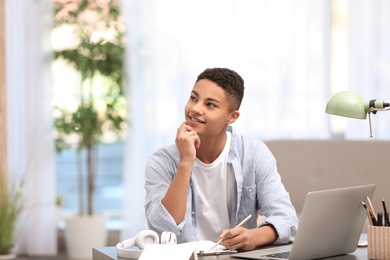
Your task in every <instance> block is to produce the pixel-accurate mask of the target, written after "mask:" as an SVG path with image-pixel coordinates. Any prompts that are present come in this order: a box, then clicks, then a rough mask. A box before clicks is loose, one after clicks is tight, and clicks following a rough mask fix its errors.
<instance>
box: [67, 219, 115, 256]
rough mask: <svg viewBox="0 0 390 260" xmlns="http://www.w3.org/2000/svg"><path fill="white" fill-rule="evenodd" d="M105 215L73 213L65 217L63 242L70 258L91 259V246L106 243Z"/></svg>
mask: <svg viewBox="0 0 390 260" xmlns="http://www.w3.org/2000/svg"><path fill="white" fill-rule="evenodd" d="M106 221H107V217H106V216H104V215H96V214H95V215H92V216H88V215H83V216H81V215H74V216H69V217H66V218H65V242H66V248H67V254H68V257H69V258H70V259H77V260H84V259H85V260H87V259H92V248H94V247H103V246H106V245H107V234H108V232H107V229H106Z"/></svg>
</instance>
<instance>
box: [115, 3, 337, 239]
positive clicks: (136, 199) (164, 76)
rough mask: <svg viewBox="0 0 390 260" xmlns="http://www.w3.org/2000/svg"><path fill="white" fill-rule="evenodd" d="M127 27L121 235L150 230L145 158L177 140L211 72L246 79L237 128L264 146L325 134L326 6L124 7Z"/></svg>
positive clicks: (221, 5) (173, 4)
mask: <svg viewBox="0 0 390 260" xmlns="http://www.w3.org/2000/svg"><path fill="white" fill-rule="evenodd" d="M123 10H124V16H125V19H126V23H127V31H128V43H129V44H128V53H127V61H128V68H127V72H128V79H129V81H128V86H129V89H128V100H129V114H130V115H131V117H130V118H129V120H130V131H129V138H128V141H127V144H126V153H125V154H126V155H125V156H126V157H125V162H126V163H125V173H124V174H125V180H124V182H125V193H126V195H125V199H124V219H125V223H127V226H126V227H125V229H124V232H123V234H122V236H123V238H127V237H130V236H135V235H136V234H137V233H138V232H139V231H140V230H142V229H144V228H146V223H145V215H144V208H143V201H144V189H143V184H144V169H145V164H146V160H147V158H148V156H149V155H150V154H151V153H152V152H153V151H155V150H156V149H157V148H159V147H161V146H163V145H168V144H171V143H173V142H174V140H175V135H176V130H177V127H178V126H179V125H180V123H181V122H182V121H183V120H184V105H185V103H186V102H187V100H188V98H189V94H190V91H191V89H192V86H193V84H194V82H195V79H196V77H197V75H198V74H199V73H200V72H201V71H203V70H204V69H205V68H209V67H228V68H231V69H234V70H236V71H237V72H238V73H239V74H241V75H242V77H243V78H244V80H245V87H246V90H245V96H244V100H243V104H242V107H241V109H240V110H241V116H240V118H239V119H238V121H237V122H235V123H234V125H235V127H236V128H237V129H238V130H239V131H241V132H243V133H244V134H247V135H250V136H253V137H256V138H259V139H262V140H265V139H276V138H302V139H308V138H327V137H329V126H328V120H327V118H328V115H326V114H325V113H324V107H325V103H326V101H327V99H328V98H329V95H330V91H329V87H328V85H329V79H328V78H329V76H328V74H329V70H328V67H329V58H328V57H329V55H328V50H329V45H328V42H329V19H330V18H329V17H330V16H329V1H325V0H323V1H310V0H299V1H275V0H261V1H253V0H213V1H210V0H203V1H199V0H197V1H181V0H166V1H158V0H145V1H136V0H129V1H123Z"/></svg>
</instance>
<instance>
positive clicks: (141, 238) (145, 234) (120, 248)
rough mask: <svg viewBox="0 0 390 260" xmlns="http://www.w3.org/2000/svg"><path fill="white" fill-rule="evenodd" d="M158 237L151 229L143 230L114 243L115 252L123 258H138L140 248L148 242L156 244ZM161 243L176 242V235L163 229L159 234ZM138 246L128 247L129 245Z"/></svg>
mask: <svg viewBox="0 0 390 260" xmlns="http://www.w3.org/2000/svg"><path fill="white" fill-rule="evenodd" d="M159 241H160V240H159V237H158V235H157V233H156V232H154V231H153V230H143V231H141V232H139V233H138V235H137V236H135V237H132V238H129V239H126V240H123V241H121V242H119V243H118V244H116V252H117V254H118V256H120V257H124V258H139V257H140V256H141V254H142V250H143V249H144V248H145V247H146V245H148V244H158V243H159ZM161 244H166V245H170V244H177V238H176V235H175V234H174V233H172V232H167V231H164V232H163V233H162V234H161ZM135 246H136V247H138V248H130V247H135Z"/></svg>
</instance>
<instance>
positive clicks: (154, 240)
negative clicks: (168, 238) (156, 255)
mask: <svg viewBox="0 0 390 260" xmlns="http://www.w3.org/2000/svg"><path fill="white" fill-rule="evenodd" d="M159 242H160V240H159V238H158V235H157V233H156V232H154V231H153V230H143V231H141V232H139V233H138V235H137V238H136V239H135V244H136V245H137V246H138V248H139V249H144V248H145V246H146V245H147V244H158V243H159Z"/></svg>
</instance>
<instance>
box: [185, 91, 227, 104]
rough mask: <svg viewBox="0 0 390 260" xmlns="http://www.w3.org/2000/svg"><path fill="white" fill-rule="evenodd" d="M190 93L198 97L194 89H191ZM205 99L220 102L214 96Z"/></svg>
mask: <svg viewBox="0 0 390 260" xmlns="http://www.w3.org/2000/svg"><path fill="white" fill-rule="evenodd" d="M191 93H193V94H195V95H196V96H197V97H199V93H198V92H196V91H195V90H192V91H191ZM206 100H208V101H214V102H217V103H221V101H219V100H218V99H216V98H206Z"/></svg>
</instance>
